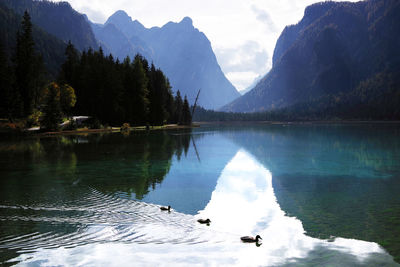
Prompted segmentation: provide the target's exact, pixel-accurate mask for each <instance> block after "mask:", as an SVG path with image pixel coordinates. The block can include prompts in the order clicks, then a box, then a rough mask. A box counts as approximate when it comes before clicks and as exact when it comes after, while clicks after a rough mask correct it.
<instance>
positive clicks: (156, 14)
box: [56, 0, 355, 90]
mask: <svg viewBox="0 0 400 267" xmlns="http://www.w3.org/2000/svg"><path fill="white" fill-rule="evenodd" d="M56 1H60V0H56ZM67 1H68V2H69V3H70V4H71V5H72V7H73V8H75V9H76V10H78V11H79V12H81V13H85V14H87V15H88V17H89V19H90V20H91V21H94V22H100V23H104V22H105V21H106V19H107V18H108V17H109V16H110V15H112V14H113V13H114V12H115V11H117V10H125V11H126V12H127V13H128V14H129V16H131V17H132V19H137V20H139V21H140V22H141V23H142V24H144V26H146V27H148V28H150V27H152V26H162V25H164V24H165V23H167V22H168V21H175V22H179V21H181V20H182V18H183V17H185V16H189V17H191V18H192V19H193V25H194V26H195V27H196V28H198V29H199V30H200V31H202V32H204V33H205V34H206V36H207V37H208V39H209V40H210V41H211V44H212V47H213V50H214V52H215V54H216V56H217V59H218V62H219V64H220V66H221V68H222V70H223V72H224V73H225V75H226V76H227V78H228V79H229V80H230V81H231V82H232V83H233V85H235V86H236V88H237V89H238V90H242V89H245V88H246V87H248V86H249V85H250V84H252V82H253V81H254V79H255V78H257V77H258V76H260V75H264V74H265V73H267V72H268V70H270V68H271V62H272V54H273V50H274V47H275V43H276V40H277V39H278V37H279V35H280V33H281V32H282V30H283V29H284V27H285V26H286V25H290V24H295V23H297V22H298V21H299V20H300V19H301V18H302V16H303V13H304V8H305V7H306V6H308V5H310V4H312V3H315V2H320V1H318V0H246V1H245V0H201V1H200V0H112V1H110V0H85V1H82V0H67ZM351 1H355V0H351Z"/></svg>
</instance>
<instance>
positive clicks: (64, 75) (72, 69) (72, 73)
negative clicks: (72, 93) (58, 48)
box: [59, 41, 79, 86]
mask: <svg viewBox="0 0 400 267" xmlns="http://www.w3.org/2000/svg"><path fill="white" fill-rule="evenodd" d="M65 56H66V60H65V62H64V64H62V66H61V72H60V77H59V80H60V81H61V82H63V83H68V84H70V85H72V86H75V85H76V79H77V77H76V75H77V74H76V71H77V66H78V63H79V53H78V51H77V50H76V49H75V47H74V45H73V44H72V43H71V41H69V42H68V45H67V47H66V48H65Z"/></svg>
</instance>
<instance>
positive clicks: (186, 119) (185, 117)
mask: <svg viewBox="0 0 400 267" xmlns="http://www.w3.org/2000/svg"><path fill="white" fill-rule="evenodd" d="M179 123H180V124H182V125H190V124H192V114H191V113H190V107H189V102H188V100H187V97H186V96H185V100H184V101H183V106H182V117H181V121H180V122H179Z"/></svg>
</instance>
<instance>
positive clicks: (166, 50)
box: [92, 11, 240, 109]
mask: <svg viewBox="0 0 400 267" xmlns="http://www.w3.org/2000/svg"><path fill="white" fill-rule="evenodd" d="M92 29H93V31H94V33H95V36H96V38H97V39H98V40H99V42H100V43H101V44H102V45H104V46H105V47H106V48H107V49H109V50H110V51H111V52H112V53H113V55H114V56H116V57H118V58H120V60H122V59H123V58H125V57H126V56H127V55H129V56H130V57H131V58H132V57H133V56H134V55H135V54H136V53H140V54H142V55H143V56H145V57H146V58H147V59H148V60H149V61H153V62H154V64H155V65H156V67H159V68H161V69H162V71H163V72H164V73H165V74H166V75H167V77H168V78H169V79H170V82H171V85H172V87H173V90H174V91H175V92H176V91H177V90H180V91H181V94H182V95H187V97H188V100H189V102H190V103H192V104H193V103H194V100H195V98H196V94H197V92H198V90H199V89H201V93H200V97H199V102H198V104H200V105H201V106H204V107H206V108H210V109H216V108H219V107H221V106H223V105H225V104H227V103H229V102H231V101H232V100H234V99H235V98H237V97H239V96H240V94H239V92H238V91H237V90H236V89H235V87H234V86H233V85H232V84H231V83H230V82H229V81H228V79H227V78H226V77H225V75H224V73H223V72H222V70H221V68H220V66H219V65H218V62H217V59H216V57H215V55H214V52H213V50H212V48H211V44H210V41H209V40H208V39H207V37H206V36H205V35H204V34H203V33H202V32H200V31H199V30H198V29H196V28H194V26H193V22H192V20H191V19H190V18H189V17H185V18H184V19H183V20H182V21H181V22H179V23H174V22H169V23H167V24H165V25H164V26H163V27H153V28H150V29H147V28H145V27H144V26H143V25H142V24H141V23H140V22H139V21H137V20H132V19H131V17H129V16H128V15H127V14H126V13H125V12H124V11H117V12H116V13H114V14H113V15H112V16H111V17H110V18H108V20H107V21H106V23H105V24H104V25H99V24H92ZM116 40H119V41H116Z"/></svg>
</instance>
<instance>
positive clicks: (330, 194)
mask: <svg viewBox="0 0 400 267" xmlns="http://www.w3.org/2000/svg"><path fill="white" fill-rule="evenodd" d="M224 136H226V137H228V138H229V139H230V140H232V141H233V142H234V143H235V144H237V145H238V146H240V147H243V148H244V149H246V150H247V151H249V152H250V153H251V154H252V155H253V156H254V157H255V158H257V160H258V161H260V162H261V163H262V164H263V165H264V166H266V167H267V168H268V169H269V170H270V171H271V173H272V174H273V177H274V179H273V186H274V191H275V195H276V197H277V199H278V203H279V204H280V206H281V208H282V209H283V210H284V211H285V212H286V213H287V214H289V215H290V216H295V217H297V218H299V219H300V220H301V221H302V223H303V226H304V228H305V230H306V231H307V234H308V235H311V236H313V237H318V238H329V237H330V236H331V235H334V236H341V237H346V238H356V239H362V240H368V241H373V242H376V243H379V244H380V245H382V246H384V247H385V249H387V250H388V251H389V253H390V254H391V255H394V256H395V257H396V260H397V261H400V228H399V225H400V198H399V197H398V196H399V192H400V127H399V125H398V124H383V123H380V124H364V125H360V124H356V125H352V124H338V125H267V126H265V125H259V126H252V127H246V128H242V129H236V128H234V129H231V128H227V129H225V132H224Z"/></svg>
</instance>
